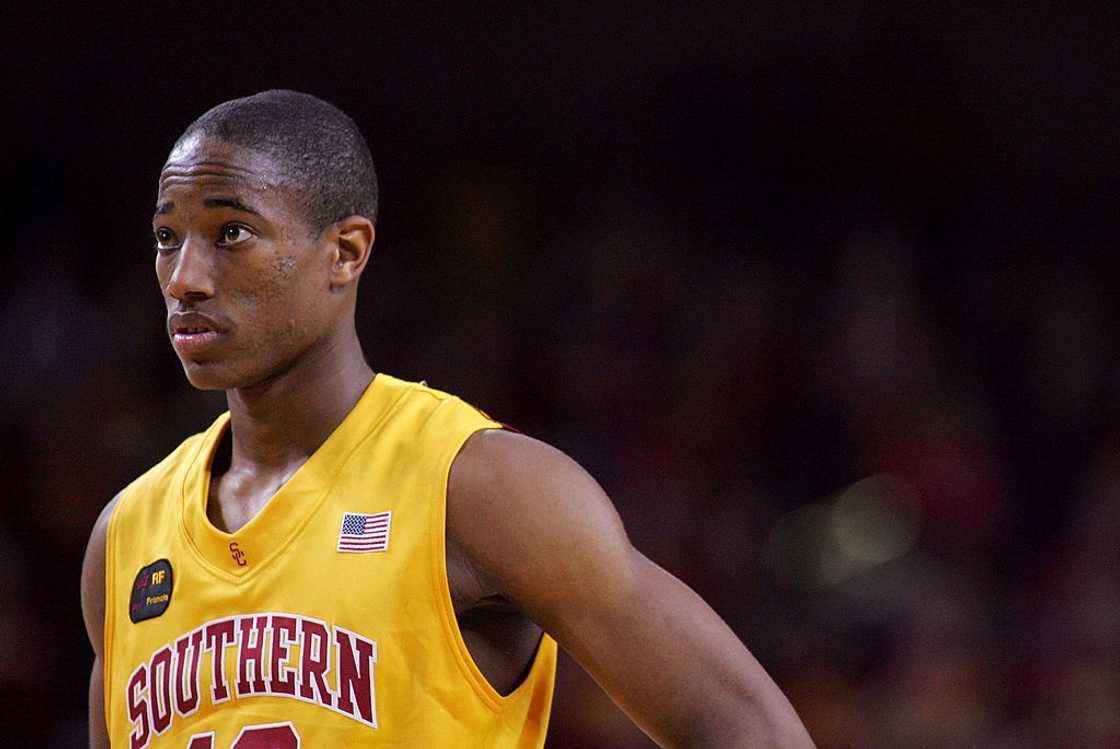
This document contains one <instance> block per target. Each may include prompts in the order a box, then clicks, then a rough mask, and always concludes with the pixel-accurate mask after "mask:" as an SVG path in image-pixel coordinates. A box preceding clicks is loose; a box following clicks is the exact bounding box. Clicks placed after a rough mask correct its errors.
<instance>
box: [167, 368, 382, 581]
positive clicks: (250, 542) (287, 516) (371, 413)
mask: <svg viewBox="0 0 1120 749" xmlns="http://www.w3.org/2000/svg"><path fill="white" fill-rule="evenodd" d="M391 379H393V378H388V377H386V376H385V375H381V374H378V375H376V376H374V378H373V381H372V382H371V383H370V384H369V385H368V386H367V387H366V390H365V392H364V393H362V396H361V398H359V399H358V402H357V403H356V404H355V405H354V408H352V409H351V410H350V413H348V414H347V415H346V416H345V418H343V420H342V422H341V423H340V424H339V425H338V426H337V427H336V428H335V430H334V431H333V432H331V434H330V436H328V437H327V439H326V440H325V441H324V442H323V444H321V445H320V446H319V448H318V449H317V450H316V451H315V452H314V453H312V455H311V457H309V458H308V459H307V460H306V461H305V462H304V464H303V465H301V466H300V467H299V468H298V469H297V470H296V472H295V473H293V474H292V476H291V478H289V479H288V480H287V482H285V483H284V485H283V486H281V487H280V488H279V489H277V490H276V493H275V494H273V495H272V497H270V498H269V500H268V502H266V503H265V505H264V507H262V508H261V509H260V511H259V512H258V513H257V514H256V515H254V516H253V517H252V518H251V519H250V520H249V522H247V523H246V524H245V525H244V526H242V527H241V528H239V529H238V530H237V531H236V532H235V533H227V532H225V531H223V530H220V529H219V528H216V527H215V526H214V525H213V523H211V522H210V518H209V517H208V516H207V514H206V505H207V502H208V501H209V497H210V468H211V466H212V464H213V461H214V453H215V451H216V450H217V447H218V445H219V443H220V442H221V440H222V437H223V436H224V435H225V434H226V431H227V430H228V429H229V423H230V415H229V412H228V411H227V412H225V413H223V414H222V415H221V416H219V417H218V418H217V419H216V420H215V421H214V423H213V424H211V425H210V428H209V429H207V430H206V432H205V433H204V435H203V438H202V439H201V440H200V441H199V446H198V449H197V451H196V453H195V455H194V457H193V459H192V460H191V463H190V465H189V466H188V468H187V470H186V472H185V474H184V479H183V486H182V503H181V505H180V506H181V507H182V524H181V527H182V530H183V532H184V534H185V536H186V538H187V542H188V546H190V547H191V548H192V549H193V550H194V551H195V553H196V554H197V555H198V556H199V557H200V558H201V559H202V561H203V562H204V563H205V564H206V566H207V567H209V568H210V569H211V570H212V571H213V572H215V573H216V574H218V575H219V576H221V577H224V578H226V579H229V580H232V581H243V580H247V579H249V578H250V577H252V576H253V573H254V572H255V571H256V570H258V569H261V568H263V567H265V566H266V564H267V563H268V561H269V560H270V559H272V558H273V557H274V556H276V555H277V554H279V553H280V552H281V551H283V549H284V548H285V547H286V546H287V545H288V544H289V543H291V541H292V540H293V539H294V538H295V537H296V535H297V534H298V533H299V531H300V530H301V529H302V528H303V526H304V525H305V524H306V523H307V522H308V521H309V520H310V519H311V517H312V516H313V515H314V514H315V510H316V508H318V506H319V505H320V504H321V503H322V501H323V499H324V498H325V497H326V496H327V494H328V493H329V491H330V488H331V486H332V485H333V484H334V481H335V478H336V477H337V475H338V468H339V467H340V466H341V463H342V461H344V460H345V459H346V457H347V455H348V454H349V452H350V451H352V450H353V449H354V448H355V447H356V446H357V444H358V442H359V441H360V439H361V437H362V436H363V434H364V433H368V432H369V431H372V430H373V429H374V428H375V427H376V425H377V424H378V423H379V422H380V421H381V420H382V419H383V418H384V416H385V415H386V414H387V413H388V412H389V409H390V408H391V407H392V405H393V403H394V402H396V400H397V398H399V397H400V395H401V394H403V390H402V389H400V388H395V387H392V386H391V383H389V382H387V380H391Z"/></svg>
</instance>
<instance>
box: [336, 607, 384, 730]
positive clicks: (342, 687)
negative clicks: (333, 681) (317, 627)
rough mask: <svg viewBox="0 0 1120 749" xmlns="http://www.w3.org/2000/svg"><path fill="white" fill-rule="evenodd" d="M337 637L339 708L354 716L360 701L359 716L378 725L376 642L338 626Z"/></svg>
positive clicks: (360, 718) (371, 723)
mask: <svg viewBox="0 0 1120 749" xmlns="http://www.w3.org/2000/svg"><path fill="white" fill-rule="evenodd" d="M334 639H335V643H336V645H337V647H338V709H339V710H341V711H342V712H344V713H346V714H347V715H351V716H353V715H354V703H355V702H357V709H358V715H357V716H356V717H358V719H359V720H361V721H363V722H364V723H368V724H370V725H371V726H375V727H376V725H377V713H376V710H375V708H374V686H373V681H374V680H373V664H374V663H376V662H377V645H376V644H375V643H373V642H371V641H369V640H367V639H365V638H364V637H362V636H361V635H357V634H354V633H353V632H347V631H346V630H345V629H341V628H339V627H335V629H334Z"/></svg>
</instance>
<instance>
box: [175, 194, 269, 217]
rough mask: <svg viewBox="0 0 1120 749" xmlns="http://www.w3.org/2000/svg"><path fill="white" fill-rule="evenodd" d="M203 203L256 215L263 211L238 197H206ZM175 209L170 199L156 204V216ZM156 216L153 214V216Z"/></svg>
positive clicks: (208, 205) (207, 205)
mask: <svg viewBox="0 0 1120 749" xmlns="http://www.w3.org/2000/svg"><path fill="white" fill-rule="evenodd" d="M202 204H203V205H204V206H206V207H207V208H232V209H233V210H235V211H241V212H242V213H251V214H253V215H254V216H260V215H261V212H260V211H258V210H257V209H256V208H253V207H252V206H251V205H246V204H245V203H242V202H241V201H240V200H238V199H237V198H224V197H222V198H206V199H205V200H203V201H202ZM173 210H175V203H173V202H172V201H170V200H169V201H167V202H165V203H160V204H159V205H158V206H156V212H155V216H162V215H164V214H165V213H171V211H173ZM155 216H153V218H154V217H155Z"/></svg>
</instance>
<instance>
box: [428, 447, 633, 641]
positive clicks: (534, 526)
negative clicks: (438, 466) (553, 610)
mask: <svg viewBox="0 0 1120 749" xmlns="http://www.w3.org/2000/svg"><path fill="white" fill-rule="evenodd" d="M447 497H448V500H447V525H448V533H449V537H451V538H452V539H453V541H454V543H455V544H456V545H457V546H458V547H459V548H460V549H462V551H463V553H464V554H465V555H466V556H467V557H468V558H469V560H470V562H471V564H472V566H473V567H474V568H475V570H476V572H477V573H478V574H479V576H480V577H481V578H482V579H483V580H484V581H485V582H486V583H487V585H488V587H490V588H492V589H494V590H495V592H498V593H500V594H501V595H503V596H505V597H507V598H510V599H511V600H513V601H514V602H515V603H519V604H521V606H522V608H523V609H524V610H525V611H526V613H529V614H531V615H532V614H534V613H537V614H543V613H544V612H543V611H536V612H534V611H533V609H537V608H538V607H540V606H541V605H545V606H546V607H548V604H549V603H551V602H553V601H552V600H550V599H554V597H560V596H563V595H565V594H566V592H567V591H568V589H569V587H571V586H572V585H573V583H575V582H577V581H582V584H587V583H588V582H593V581H594V580H595V579H596V578H599V577H602V578H603V581H604V582H606V581H607V580H610V581H612V582H613V583H615V584H617V583H618V582H619V581H620V580H621V581H624V580H625V576H624V575H623V576H621V577H620V576H619V575H618V574H617V573H619V572H624V571H625V570H626V569H627V568H628V565H629V564H630V562H631V560H630V555H631V553H632V551H633V549H632V547H631V546H630V543H629V541H628V539H627V538H626V533H625V531H624V530H623V527H622V522H621V520H620V519H619V516H618V513H617V512H616V511H615V509H614V506H613V505H612V504H611V502H610V500H609V499H608V498H607V495H606V494H605V493H604V491H603V489H602V488H601V487H600V486H599V484H598V483H597V482H596V481H595V479H594V478H592V477H591V476H590V474H588V473H587V471H585V470H584V469H583V468H582V467H581V466H580V465H579V464H578V463H576V462H575V461H574V460H572V459H571V458H569V457H568V456H567V455H565V454H564V453H563V452H561V451H560V450H558V449H556V448H555V447H552V446H551V445H548V444H546V443H544V442H541V441H540V440H536V439H533V438H531V437H527V436H525V435H522V434H517V433H514V432H509V431H503V430H497V429H490V430H483V431H481V432H478V433H476V434H475V435H473V436H472V437H471V438H470V439H469V440H468V441H467V443H466V444H465V445H464V447H463V449H462V450H461V451H460V453H459V456H458V457H457V458H456V460H455V462H454V464H453V465H452V469H451V475H450V477H449V481H448V492H447ZM604 568H610V569H612V570H613V572H614V573H615V574H612V575H610V576H603V575H601V574H600V573H601V572H602V571H603V570H604ZM598 592H599V594H600V595H606V594H608V593H609V592H610V591H609V590H604V589H599V591H598ZM545 618H549V617H547V616H545ZM538 623H541V624H545V622H541V621H540V620H539V619H538Z"/></svg>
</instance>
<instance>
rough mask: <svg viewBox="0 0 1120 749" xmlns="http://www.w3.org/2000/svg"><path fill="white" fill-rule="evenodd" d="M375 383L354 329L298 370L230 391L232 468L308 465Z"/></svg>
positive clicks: (305, 358) (279, 468)
mask: <svg viewBox="0 0 1120 749" xmlns="http://www.w3.org/2000/svg"><path fill="white" fill-rule="evenodd" d="M372 379H373V370H372V369H370V367H369V365H368V364H367V363H366V361H365V357H364V356H363V355H362V348H361V344H360V343H359V342H358V336H357V333H356V332H355V331H354V329H353V328H350V329H348V330H346V331H344V332H342V333H341V334H340V335H339V336H338V337H336V338H333V339H328V340H326V341H324V342H322V343H321V344H319V345H318V346H316V347H314V348H313V349H311V350H309V351H308V352H307V353H306V354H305V355H304V356H303V357H302V358H301V359H300V360H299V362H298V363H297V364H295V365H294V366H292V367H290V368H289V369H287V370H285V371H284V372H282V373H280V374H277V375H274V376H272V377H270V378H268V379H266V380H265V381H263V382H260V383H258V384H256V385H252V386H250V387H244V388H237V389H234V390H227V391H226V401H227V402H228V403H229V411H230V426H231V433H232V437H233V442H232V445H231V450H232V452H231V454H230V458H231V465H232V466H243V467H246V468H252V469H256V470H265V471H272V470H276V471H285V470H286V469H287V468H288V467H290V466H292V465H293V464H301V463H302V462H303V461H305V460H307V458H308V457H310V456H311V454H312V453H314V452H315V450H317V449H318V447H319V446H320V445H321V444H323V442H325V441H326V439H327V437H329V436H330V434H331V432H333V431H334V430H335V428H336V427H337V426H338V425H339V424H340V423H342V420H343V419H344V418H346V415H347V414H348V413H350V411H351V409H353V408H354V405H355V404H356V403H357V402H358V399H359V398H361V396H362V393H363V392H365V389H366V388H367V387H368V386H369V383H370V381H371V380H372Z"/></svg>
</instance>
